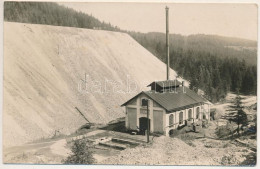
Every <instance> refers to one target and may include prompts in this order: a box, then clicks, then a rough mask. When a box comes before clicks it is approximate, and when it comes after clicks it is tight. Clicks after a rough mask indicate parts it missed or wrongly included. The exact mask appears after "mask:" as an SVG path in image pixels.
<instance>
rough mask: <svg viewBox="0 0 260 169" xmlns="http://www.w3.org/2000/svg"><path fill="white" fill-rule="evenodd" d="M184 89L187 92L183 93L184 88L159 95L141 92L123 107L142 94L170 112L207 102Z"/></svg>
mask: <svg viewBox="0 0 260 169" xmlns="http://www.w3.org/2000/svg"><path fill="white" fill-rule="evenodd" d="M184 89H185V91H186V92H183V87H178V88H176V92H163V93H159V92H155V91H152V90H151V91H145V92H141V93H139V94H137V95H136V96H135V97H133V98H132V99H130V100H128V101H127V102H125V103H124V104H122V106H125V105H127V104H128V102H129V101H131V100H133V99H135V98H136V97H138V96H139V95H140V94H142V93H143V94H145V95H146V96H148V97H149V98H150V99H152V100H154V101H155V102H156V103H157V104H159V105H160V106H162V107H163V108H164V109H166V111H168V112H170V111H178V110H182V109H185V108H188V107H190V106H192V105H195V104H199V103H204V102H206V100H205V99H203V98H202V97H200V96H199V95H197V94H196V93H195V92H193V91H192V90H190V89H189V88H187V87H184Z"/></svg>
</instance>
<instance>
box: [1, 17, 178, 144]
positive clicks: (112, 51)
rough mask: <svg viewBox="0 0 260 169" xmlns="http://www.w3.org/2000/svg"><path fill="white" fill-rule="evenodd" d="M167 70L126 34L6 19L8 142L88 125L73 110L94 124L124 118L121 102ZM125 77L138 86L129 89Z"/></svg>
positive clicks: (5, 122) (5, 131)
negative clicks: (78, 110)
mask: <svg viewBox="0 0 260 169" xmlns="http://www.w3.org/2000/svg"><path fill="white" fill-rule="evenodd" d="M165 71H166V66H165V64H164V63H162V62H161V61H160V60H158V59H157V58H156V57H155V56H153V55H152V54H151V53H150V52H148V51H147V50H146V49H145V48H143V47H142V46H141V45H140V44H138V43H137V42H136V41H135V40H134V39H132V38H131V37H130V36H129V35H128V34H125V33H117V32H110V31H102V30H89V29H80V28H70V27H59V26H47V25H34V24H23V23H11V22H5V23H4V113H3V137H4V143H3V144H4V146H9V145H14V144H21V143H24V142H28V141H32V140H35V139H41V138H44V137H50V136H52V135H53V134H54V132H55V130H59V131H60V132H61V133H65V134H69V133H71V132H73V131H75V130H76V129H77V128H78V127H80V126H81V125H83V124H85V122H86V121H85V120H84V119H83V118H82V116H81V115H80V114H79V113H78V112H77V110H76V109H75V107H78V108H79V109H80V110H81V112H82V113H83V114H84V115H85V116H86V117H87V118H88V119H89V120H90V121H91V122H96V123H106V122H108V121H110V120H113V119H115V118H118V117H122V116H124V111H123V109H122V108H121V107H120V105H121V104H122V103H123V102H124V101H126V100H128V99H129V98H130V97H132V96H133V95H135V94H136V93H138V92H140V90H141V89H140V87H144V86H147V85H148V84H149V82H151V81H154V80H164V79H165V78H166V73H165ZM85 73H86V74H87V86H88V87H87V89H86V88H85V87H84V85H82V87H83V88H82V90H84V91H85V93H84V91H83V92H80V91H79V89H78V88H79V86H80V85H79V84H84V83H83V81H82V80H84V79H85V77H84V76H85ZM127 75H128V80H127ZM174 75H175V72H174V71H173V70H172V71H171V77H172V78H173V77H174ZM106 80H107V81H108V83H107V84H106V86H105V82H106ZM127 81H128V84H130V86H131V88H130V90H134V89H135V85H134V82H137V83H138V89H137V91H134V92H131V93H125V92H126V90H127ZM92 82H94V84H92V85H91V83H92ZM112 83H115V84H116V85H112ZM105 88H106V92H104V89H105ZM113 89H114V90H115V91H113ZM90 90H91V91H90ZM86 91H88V93H86Z"/></svg>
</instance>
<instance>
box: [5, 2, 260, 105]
mask: <svg viewBox="0 0 260 169" xmlns="http://www.w3.org/2000/svg"><path fill="white" fill-rule="evenodd" d="M4 20H5V21H11V22H22V23H33V24H46V25H56V26H69V27H79V28H88V29H103V30H109V31H118V32H126V33H128V34H129V35H131V36H132V37H133V38H134V39H135V40H136V41H137V42H138V43H140V44H141V45H142V46H143V47H145V48H146V49H147V50H149V51H150V52H151V53H153V54H154V55H155V56H156V57H158V58H159V59H160V60H161V61H163V62H166V55H165V34H164V33H139V32H130V31H125V30H121V29H120V28H118V27H117V26H113V25H111V24H110V23H105V22H101V21H99V20H98V19H96V18H95V17H93V16H91V15H88V14H85V13H82V12H77V11H75V10H73V9H70V8H67V7H64V6H61V5H58V4H57V3H53V2H5V3H4ZM256 46H257V43H256V42H255V41H250V40H243V39H238V38H227V37H221V36H214V35H191V36H182V35H176V34H171V35H170V67H171V68H173V69H174V70H175V71H177V73H178V74H179V75H180V76H181V77H183V78H185V79H187V80H189V81H190V88H191V89H193V90H194V91H198V89H202V90H203V91H204V92H205V96H206V98H207V99H209V100H210V101H212V102H216V101H219V100H221V99H222V98H224V97H225V96H226V94H227V92H229V91H231V92H236V91H237V89H240V92H241V93H243V94H256V89H257V67H256V61H257V59H256V58H257V51H256Z"/></svg>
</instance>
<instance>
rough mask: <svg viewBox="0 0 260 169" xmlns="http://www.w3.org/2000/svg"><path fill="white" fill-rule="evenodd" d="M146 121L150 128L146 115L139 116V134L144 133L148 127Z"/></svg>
mask: <svg viewBox="0 0 260 169" xmlns="http://www.w3.org/2000/svg"><path fill="white" fill-rule="evenodd" d="M148 123H149V126H150V130H151V125H150V119H147V118H146V117H141V118H139V130H140V133H141V134H143V135H144V134H145V130H147V128H148Z"/></svg>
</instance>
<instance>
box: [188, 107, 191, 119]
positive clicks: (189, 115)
mask: <svg viewBox="0 0 260 169" xmlns="http://www.w3.org/2000/svg"><path fill="white" fill-rule="evenodd" d="M191 119H192V111H191V109H189V112H188V120H191Z"/></svg>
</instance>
